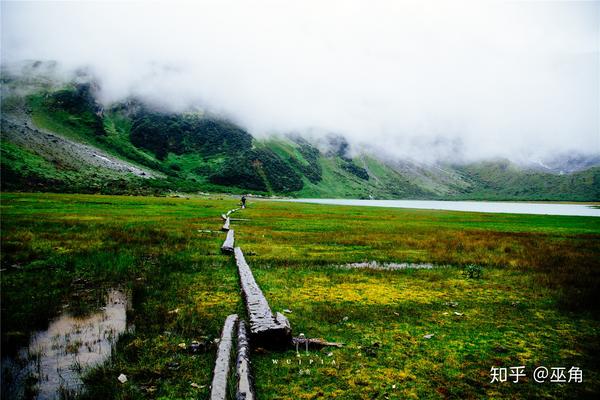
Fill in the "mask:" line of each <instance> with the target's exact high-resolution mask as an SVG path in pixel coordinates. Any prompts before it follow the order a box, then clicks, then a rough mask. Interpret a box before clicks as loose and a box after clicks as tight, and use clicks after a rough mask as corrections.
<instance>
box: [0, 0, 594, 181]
mask: <svg viewBox="0 0 600 400" xmlns="http://www.w3.org/2000/svg"><path fill="white" fill-rule="evenodd" d="M599 7H600V4H599V3H598V2H568V3H567V2H552V3H549V2H543V3H542V2H539V3H538V2H527V3H526V2H485V3H480V2H468V1H465V2H447V3H442V2H435V3H434V2H418V3H417V2H410V3H409V2H378V3H376V4H372V3H371V2H365V1H350V2H346V1H344V2H335V1H334V2H326V3H325V4H323V3H322V2H310V1H309V2H302V3H291V2H290V3H287V2H286V3H280V2H274V1H261V2H253V3H252V4H249V3H246V2H238V1H223V2H208V1H203V2H193V3H192V2H169V3H166V2H151V3H145V2H144V3H141V2H140V3H133V2H132V3H129V2H127V3H111V4H110V5H108V4H106V3H102V2H61V3H58V2H43V3H33V2H31V3H30V2H14V3H13V2H3V3H2V61H3V63H4V65H19V63H20V62H22V61H23V60H55V63H56V64H54V66H51V67H50V66H49V64H46V63H44V64H42V65H41V66H38V67H40V68H42V67H43V68H46V70H45V71H44V73H46V74H48V73H52V74H54V75H55V78H57V79H58V78H61V79H64V80H67V81H70V80H71V79H72V78H73V76H79V77H80V78H84V77H93V80H94V82H95V87H96V92H95V93H94V95H95V96H96V98H97V100H98V103H99V104H100V105H101V106H102V107H103V108H105V109H106V108H110V107H111V106H112V105H114V104H119V103H123V102H126V101H128V99H131V98H134V99H139V100H140V101H142V102H143V103H144V104H146V105H151V106H153V107H156V108H160V109H164V110H166V111H170V112H176V113H179V112H187V111H190V110H194V111H199V110H202V111H204V112H207V113H210V114H212V115H219V116H220V117H222V118H224V119H226V120H228V121H231V122H233V123H235V124H236V125H237V126H239V127H240V128H241V129H243V130H245V131H247V132H248V133H249V134H251V135H252V136H253V137H254V138H257V139H259V140H263V139H266V138H268V137H270V136H271V135H273V134H283V135H286V134H297V135H300V136H301V137H304V138H306V139H308V140H309V141H310V142H311V143H314V144H315V145H316V146H317V147H318V146H321V145H322V146H326V145H327V143H328V138H329V137H330V136H341V137H344V138H345V139H346V140H347V142H348V144H349V148H348V152H349V154H348V157H356V156H359V155H360V154H364V153H374V154H377V155H378V156H379V157H380V158H386V159H389V161H390V162H392V163H393V162H397V161H402V160H409V161H410V162H411V163H415V164H422V163H424V164H427V165H430V166H432V165H435V164H436V163H439V162H444V163H454V162H463V163H464V162H466V163H469V162H474V161H481V160H489V159H498V158H501V159H509V160H511V161H512V162H516V163H517V164H519V165H522V166H527V165H533V164H536V163H537V164H538V165H539V166H540V168H542V169H541V170H543V168H544V167H543V166H542V165H547V166H548V167H549V168H548V169H547V171H550V172H560V171H561V170H564V172H566V173H568V172H569V171H574V170H575V169H571V167H567V168H562V167H558V166H554V165H553V164H552V162H550V161H551V160H553V159H557V157H558V158H564V157H567V158H568V157H583V159H586V160H587V159H589V158H590V157H592V158H593V157H594V156H595V155H597V154H598V153H599V152H600V134H599V132H600V127H599V123H600V122H599V121H600V119H599V118H598V113H599V111H598V110H599V109H600V100H599V91H598V87H599V86H600V80H599V76H598V75H599V74H598V71H599V70H600V65H599V61H598V60H599V56H598V49H599V43H598V41H599V39H598V38H599V36H600V35H599V34H598V29H599V28H598V27H599V26H600V21H599V18H600V17H599V15H600V12H599V11H600V10H599ZM56 21H60V23H56ZM322 150H324V149H322ZM325 152H326V151H325ZM565 155H566V156H565ZM576 164H577V163H576ZM579 164H581V165H582V166H583V165H587V164H586V162H583V163H579ZM590 165H592V164H590Z"/></svg>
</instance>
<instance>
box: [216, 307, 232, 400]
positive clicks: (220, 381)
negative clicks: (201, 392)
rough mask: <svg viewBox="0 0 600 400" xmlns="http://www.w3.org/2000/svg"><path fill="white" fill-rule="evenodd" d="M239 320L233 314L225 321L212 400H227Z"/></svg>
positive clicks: (218, 352)
mask: <svg viewBox="0 0 600 400" xmlns="http://www.w3.org/2000/svg"><path fill="white" fill-rule="evenodd" d="M237 320H238V316H237V314H231V315H230V316H228V317H227V318H226V319H225V324H224V325H223V332H222V333H221V341H220V342H219V349H218V350H217V361H216V362H215V370H214V374H213V380H212V385H211V390H210V400H225V399H226V398H227V376H228V375H229V369H230V361H231V348H232V338H233V333H234V329H235V324H236V322H237Z"/></svg>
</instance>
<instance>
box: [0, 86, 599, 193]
mask: <svg viewBox="0 0 600 400" xmlns="http://www.w3.org/2000/svg"><path fill="white" fill-rule="evenodd" d="M2 113H3V118H2V130H3V133H4V134H3V136H2V156H3V157H2V160H1V168H2V185H3V187H4V188H5V189H9V190H45V191H61V192H88V193H138V194H139V193H147V194H150V193H162V192H165V191H167V190H175V191H183V192H197V191H210V192H215V191H217V192H233V193H242V192H252V193H256V194H277V195H288V196H297V197H338V198H339V197H342V198H365V199H366V198H379V199H394V198H413V199H414V198H419V199H425V198H428V199H494V200H513V199H517V200H578V201H598V200H600V167H595V168H591V169H588V170H586V171H581V172H576V173H573V174H566V175H558V174H551V173H543V172H539V171H533V170H525V169H521V168H519V167H517V166H515V165H513V164H510V163H509V162H508V161H494V162H484V163H477V164H470V165H419V164H416V163H412V162H400V161H396V162H391V161H389V160H380V159H378V158H377V157H376V156H373V155H368V154H363V155H359V156H357V157H355V158H354V159H351V158H348V157H347V153H346V150H347V148H348V144H347V143H346V142H345V140H344V139H343V138H334V139H332V141H331V150H329V151H327V152H321V151H319V150H318V149H317V148H316V147H315V146H313V145H312V144H311V143H309V142H307V141H306V140H303V139H301V138H297V137H296V138H293V139H292V138H284V137H278V138H275V137H274V138H270V139H264V140H256V139H254V138H252V136H251V135H250V134H249V133H247V132H246V131H244V130H243V129H242V128H241V127H239V126H236V125H235V124H233V123H231V122H229V121H226V120H223V119H221V118H218V117H216V116H211V115H206V114H204V113H183V114H172V113H167V112H164V111H160V110H157V109H154V108H152V107H149V106H147V105H145V104H143V103H140V102H139V101H136V100H129V101H127V102H124V103H120V104H115V105H113V106H111V107H110V108H107V109H104V108H102V106H100V105H99V104H98V103H97V102H96V101H95V99H94V88H93V86H92V85H89V84H83V85H69V86H65V87H63V88H60V89H56V88H54V89H49V90H41V91H38V92H34V93H33V94H30V95H28V96H18V95H15V94H14V93H13V94H12V95H11V94H8V95H3V102H2ZM25 131H26V132H25ZM23 132H25V133H27V135H29V136H27V135H25V134H24V133H23ZM48 133H52V134H53V135H58V136H59V137H60V138H61V140H55V139H52V140H46V141H45V143H44V146H45V147H46V149H43V148H41V147H40V140H39V138H40V137H44V136H45V135H47V134H48ZM27 137H30V139H31V140H29V139H27ZM62 139H65V140H66V141H65V140H62ZM28 140H29V141H28ZM73 143H75V144H84V145H87V146H90V147H91V148H92V149H96V150H97V151H98V152H99V153H98V154H96V155H94V157H97V158H98V157H99V158H103V159H104V158H107V157H109V158H111V159H114V160H116V161H118V162H123V163H124V167H122V168H110V166H109V168H107V166H106V165H101V163H94V162H92V163H89V162H88V161H86V160H83V161H82V160H79V159H78V157H77V156H76V154H75V155H74V154H73V152H74V151H75V150H73V149H71V150H70V153H69V151H63V149H62V148H61V146H62V147H65V146H66V147H71V148H72V147H73V146H74V145H73ZM49 147H55V148H54V149H52V151H49V150H48V148H49ZM96 150H89V151H92V152H93V151H96ZM118 162H117V163H118ZM135 168H139V169H140V170H141V171H144V173H143V174H141V173H140V174H137V176H136V175H131V174H128V173H126V172H124V171H125V170H129V169H135Z"/></svg>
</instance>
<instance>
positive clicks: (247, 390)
mask: <svg viewBox="0 0 600 400" xmlns="http://www.w3.org/2000/svg"><path fill="white" fill-rule="evenodd" d="M236 375H237V389H236V394H235V398H236V400H254V399H255V398H256V397H255V395H254V389H253V386H252V374H251V371H250V348H249V344H248V336H247V334H246V321H243V320H240V322H239V325H238V340H237V363H236Z"/></svg>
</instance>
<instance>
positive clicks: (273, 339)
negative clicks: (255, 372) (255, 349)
mask: <svg viewBox="0 0 600 400" xmlns="http://www.w3.org/2000/svg"><path fill="white" fill-rule="evenodd" d="M234 254H235V262H236V264H237V267H238V273H239V275H240V283H241V286H242V295H243V297H244V303H245V304H246V311H247V313H248V318H249V320H250V338H251V340H252V345H253V346H260V347H265V348H284V347H289V346H291V342H292V328H291V326H290V323H289V321H288V319H287V318H286V317H285V316H284V315H283V314H281V313H276V314H273V312H272V311H271V307H269V303H268V302H267V299H266V298H265V296H264V294H263V292H262V290H260V287H259V286H258V284H257V283H256V280H255V279H254V275H252V271H251V270H250V266H249V265H248V263H247V262H246V260H245V258H244V254H243V253H242V250H241V249H240V248H239V247H236V248H235V250H234Z"/></svg>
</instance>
